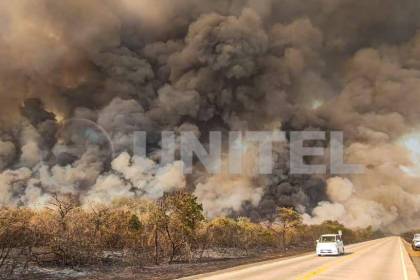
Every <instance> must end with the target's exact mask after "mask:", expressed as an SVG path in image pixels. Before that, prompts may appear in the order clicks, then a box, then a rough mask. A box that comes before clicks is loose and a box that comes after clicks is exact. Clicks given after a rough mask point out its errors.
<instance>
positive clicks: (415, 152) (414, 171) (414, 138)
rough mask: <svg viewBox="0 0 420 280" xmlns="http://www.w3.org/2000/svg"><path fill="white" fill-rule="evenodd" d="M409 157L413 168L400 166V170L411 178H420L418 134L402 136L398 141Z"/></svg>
mask: <svg viewBox="0 0 420 280" xmlns="http://www.w3.org/2000/svg"><path fill="white" fill-rule="evenodd" d="M398 143H399V144H401V145H403V146H404V147H405V148H406V149H407V150H408V151H409V152H410V155H411V161H412V162H413V166H401V170H403V171H404V172H406V173H407V174H409V175H411V176H416V177H417V176H420V132H416V133H411V134H408V135H405V136H403V137H402V138H401V139H400V140H399V141H398Z"/></svg>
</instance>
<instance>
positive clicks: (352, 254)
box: [183, 237, 420, 280]
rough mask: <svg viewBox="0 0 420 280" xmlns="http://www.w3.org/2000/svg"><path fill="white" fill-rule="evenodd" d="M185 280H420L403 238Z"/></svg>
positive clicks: (364, 243)
mask: <svg viewBox="0 0 420 280" xmlns="http://www.w3.org/2000/svg"><path fill="white" fill-rule="evenodd" d="M183 279H184V280H187V279H188V280H191V279H203V280H251V279H252V280H254V279H255V280H259V279H263V280H287V279H296V280H312V279H322V280H327V279H328V280H333V279H340V280H342V279H351V280H371V279H372V280H388V279H389V280H415V279H420V278H419V277H418V275H417V272H416V270H415V268H414V266H413V264H412V262H411V260H410V257H409V255H408V253H407V251H406V249H405V248H404V246H403V244H402V240H401V239H400V238H399V237H387V238H383V239H378V240H373V241H368V242H363V243H359V244H354V245H350V246H346V255H344V256H340V257H318V256H316V255H315V253H313V254H307V255H303V256H298V257H294V258H288V259H279V260H273V261H268V262H263V263H256V264H252V265H245V266H240V267H236V268H233V269H227V270H221V271H218V272H215V273H209V274H203V275H197V276H193V277H187V278H183Z"/></svg>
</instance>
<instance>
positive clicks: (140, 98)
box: [0, 0, 420, 231]
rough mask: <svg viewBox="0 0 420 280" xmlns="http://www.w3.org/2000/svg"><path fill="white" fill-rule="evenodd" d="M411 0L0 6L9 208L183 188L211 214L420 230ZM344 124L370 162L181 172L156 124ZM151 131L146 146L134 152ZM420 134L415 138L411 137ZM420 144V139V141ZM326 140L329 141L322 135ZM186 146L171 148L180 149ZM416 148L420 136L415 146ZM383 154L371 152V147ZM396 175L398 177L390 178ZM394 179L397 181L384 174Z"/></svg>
mask: <svg viewBox="0 0 420 280" xmlns="http://www.w3.org/2000/svg"><path fill="white" fill-rule="evenodd" d="M419 8H420V2H419V1H417V0H402V1H392V0H380V1H356V0H339V1H328V0H315V1H311V2H308V1H304V0H282V1H280V0H279V1H277V0H215V1H210V0H205V1H203V0H122V1H115V0H106V1H101V0H91V1H84V0H64V1H53V0H42V1H37V2H34V1H29V0H24V1H3V2H1V3H0V34H1V35H0V56H1V58H2V59H1V62H0V112H1V113H0V171H1V173H0V197H1V200H0V206H21V205H26V206H30V207H42V205H44V204H45V203H46V202H47V201H48V199H49V198H50V196H51V194H53V193H74V194H76V195H78V196H79V197H80V200H81V201H82V202H83V203H91V202H110V200H111V199H112V197H115V198H118V197H130V196H147V197H149V198H157V197H159V196H161V195H162V194H163V193H164V192H170V191H173V190H177V189H183V188H185V189H188V190H190V191H192V192H194V193H195V194H196V195H197V196H198V198H199V200H200V201H201V202H202V203H203V205H204V207H205V210H206V213H207V215H209V216H214V215H220V214H222V215H247V216H250V217H252V218H254V219H267V218H270V217H271V216H272V214H273V213H274V211H275V208H276V207H278V206H293V207H296V208H297V209H299V211H301V212H303V213H306V215H305V220H306V221H307V222H308V223H312V222H319V221H323V220H325V219H330V218H331V219H332V218H335V219H337V220H339V221H340V222H343V223H345V224H346V225H349V226H352V227H359V226H368V225H372V226H374V227H375V228H382V229H387V230H392V231H398V230H404V229H407V228H411V227H414V226H416V223H417V222H418V216H419V211H420V209H418V205H420V204H419V203H418V201H419V200H420V191H418V188H416V183H415V181H416V179H417V176H418V174H417V173H416V172H409V171H407V170H411V171H412V170H415V169H416V160H415V159H413V158H412V157H411V155H410V152H411V153H412V154H415V153H416V151H415V149H414V150H413V149H411V150H408V147H407V145H406V143H407V141H405V140H404V139H405V138H406V137H408V138H410V137H411V138H410V139H411V140H413V139H414V140H415V139H416V137H418V135H417V136H416V134H415V133H416V132H417V129H418V127H417V126H418V125H417V123H418V121H419V119H420V113H419V112H420V111H419V110H418V108H419V105H420V94H419V92H418V91H419V89H420V32H418V30H419V28H420V18H419V17H418V16H417V14H416V12H417V11H418V10H419ZM279 129H281V130H303V129H306V130H312V129H316V130H318V129H325V130H342V131H344V134H345V139H346V144H345V146H346V151H345V154H346V160H350V161H354V162H360V163H363V164H365V165H366V166H367V167H368V171H367V173H365V174H363V175H357V176H343V177H342V178H339V177H334V178H328V176H292V175H290V174H289V172H288V164H287V163H288V152H289V147H288V145H287V143H285V144H282V145H280V146H279V147H276V149H275V159H276V160H275V166H276V170H275V172H274V174H272V175H269V176H260V175H257V174H255V173H253V172H252V171H250V170H252V166H254V165H255V162H254V159H255V158H256V157H257V152H256V151H255V149H254V148H252V145H248V146H249V147H251V148H250V149H249V150H248V151H246V153H245V156H246V157H247V158H249V166H248V169H246V171H245V172H244V174H242V175H238V176H232V175H229V174H219V175H214V176H213V175H209V174H207V173H206V172H203V171H202V170H201V169H200V168H196V172H195V173H194V174H192V175H191V176H187V177H185V176H183V175H182V174H180V168H181V167H182V163H180V162H175V163H173V164H172V165H168V166H163V167H162V166H159V165H158V164H157V160H158V159H159V154H160V148H161V147H160V139H159V137H158V135H159V132H160V131H163V130H174V131H177V132H178V133H179V132H181V131H193V132H194V133H195V134H197V135H200V136H201V139H202V140H205V139H206V138H207V136H208V132H209V131H210V130H221V131H222V132H224V133H226V132H227V131H229V130H279ZM138 130H142V131H147V132H148V133H149V139H148V142H149V143H148V144H149V147H148V151H147V152H148V158H139V157H136V156H133V154H132V153H133V150H132V148H133V147H132V142H133V132H134V131H138ZM413 135H414V136H413ZM414 140H413V141H414ZM326 145H328V143H327V144H326ZM175 148H177V147H175ZM419 150H420V148H419ZM372 151H373V152H372ZM389 174H392V176H391V177H390V175H389ZM386 178H388V179H386Z"/></svg>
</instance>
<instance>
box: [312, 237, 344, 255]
mask: <svg viewBox="0 0 420 280" xmlns="http://www.w3.org/2000/svg"><path fill="white" fill-rule="evenodd" d="M316 254H317V255H318V256H339V255H344V243H343V239H342V238H341V234H323V235H321V237H320V238H319V239H318V240H317V242H316Z"/></svg>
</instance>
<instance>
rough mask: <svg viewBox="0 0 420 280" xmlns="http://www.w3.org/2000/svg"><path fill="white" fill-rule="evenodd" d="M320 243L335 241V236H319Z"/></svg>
mask: <svg viewBox="0 0 420 280" xmlns="http://www.w3.org/2000/svg"><path fill="white" fill-rule="evenodd" d="M319 242H321V243H329V242H335V236H321V238H320V239H319Z"/></svg>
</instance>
